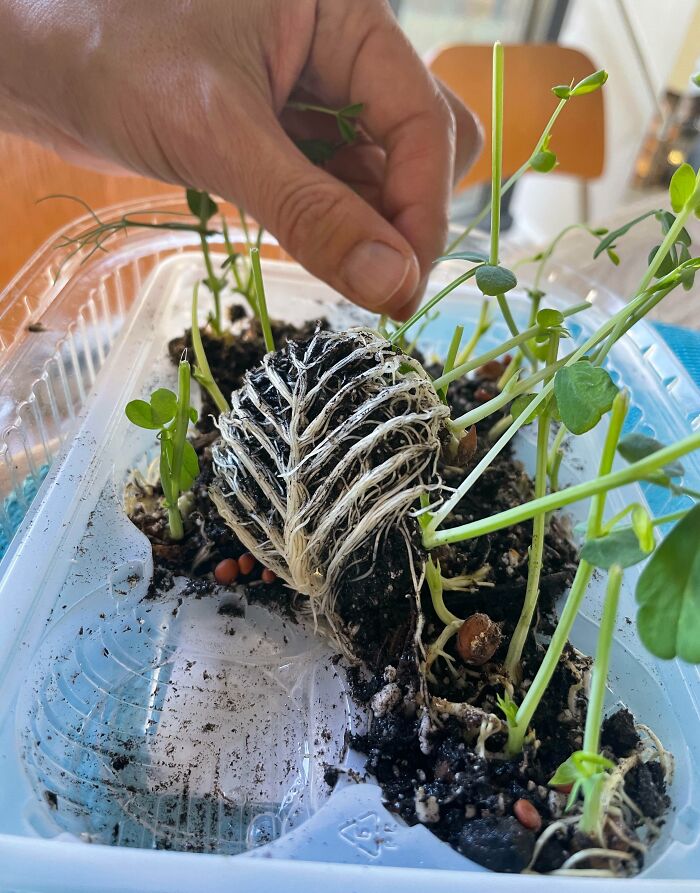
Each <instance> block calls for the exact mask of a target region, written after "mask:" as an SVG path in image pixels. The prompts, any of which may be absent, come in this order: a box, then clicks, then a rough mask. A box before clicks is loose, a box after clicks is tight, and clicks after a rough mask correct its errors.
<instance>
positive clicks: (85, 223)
mask: <svg viewBox="0 0 700 893" xmlns="http://www.w3.org/2000/svg"><path fill="white" fill-rule="evenodd" d="M226 210H227V211H228V209H226ZM127 212H129V213H130V215H131V216H133V217H135V218H136V219H138V220H139V221H141V222H143V223H154V222H158V221H164V220H173V219H177V218H176V217H173V216H172V215H173V213H175V214H181V213H186V212H187V206H186V204H185V202H184V199H183V195H182V193H181V192H178V193H176V194H173V195H172V196H163V197H158V198H156V199H143V200H141V201H134V202H130V203H129V204H128V205H121V204H120V205H114V206H112V207H109V208H105V209H103V210H100V212H99V216H100V218H101V219H102V220H116V219H118V218H120V217H121V216H122V215H123V214H125V213H127ZM237 221H238V218H237V215H232V216H231V217H230V225H231V236H232V239H233V242H234V244H239V245H240V244H241V243H242V239H241V234H240V231H239V230H238V229H237V228H236V223H237ZM94 223H95V220H94V218H93V217H92V216H91V215H88V214H86V215H84V216H82V217H80V218H79V219H77V220H76V221H75V222H74V223H73V224H72V225H71V226H69V227H67V228H66V230H65V231H64V232H62V233H61V237H60V238H61V240H63V238H65V237H68V238H71V237H75V236H76V235H77V234H79V233H81V232H83V231H84V230H85V229H87V228H88V227H90V226H93V225H94ZM58 241H59V235H58V234H57V235H56V236H55V237H54V238H52V239H50V240H49V241H47V242H46V244H45V245H43V246H42V247H41V248H40V249H39V250H38V251H37V252H36V254H35V255H34V256H33V257H32V258H31V259H30V260H29V262H28V263H27V264H26V266H25V267H24V268H23V269H22V270H20V272H19V273H18V274H17V275H16V276H15V277H14V279H13V280H12V281H11V282H10V283H9V285H8V286H7V287H6V289H5V290H4V291H3V293H2V294H1V295H0V556H2V555H3V554H4V552H5V549H6V548H7V545H8V543H9V541H10V540H11V539H12V537H13V535H14V533H15V531H16V529H17V527H18V526H19V523H20V522H21V520H22V518H23V517H24V514H25V512H26V511H27V509H28V508H29V505H30V503H31V501H32V499H33V498H34V496H35V495H36V492H37V490H38V488H39V486H40V484H41V482H42V480H43V479H44V477H45V475H46V472H47V471H48V468H49V467H50V465H51V463H52V462H53V460H54V459H55V457H56V456H57V455H58V453H59V451H60V449H61V447H62V445H63V444H64V442H65V440H66V438H67V437H68V436H69V435H70V433H71V432H72V431H73V430H74V426H75V421H76V418H77V416H78V414H79V412H80V411H81V409H82V408H83V406H84V405H85V399H86V396H87V394H88V393H89V391H90V388H91V387H92V386H93V384H94V382H95V379H96V376H97V375H98V373H99V371H100V369H101V368H102V366H103V365H104V362H105V359H106V358H107V356H108V355H109V352H110V351H111V349H112V346H113V345H114V341H115V338H116V337H117V335H118V334H119V331H120V330H121V327H122V325H123V323H124V320H125V317H126V314H127V313H128V311H129V308H130V307H131V305H132V303H133V301H134V300H135V298H136V296H137V295H138V294H139V292H140V290H141V287H142V285H143V283H144V282H145V280H146V277H147V276H148V274H149V273H150V271H151V270H152V269H153V268H154V267H155V266H156V265H157V264H158V263H159V262H160V261H161V260H163V259H164V258H166V257H168V256H169V255H171V254H176V253H180V252H182V251H184V250H187V249H196V248H197V246H198V244H199V239H198V236H197V235H196V234H195V233H187V232H176V231H158V230H153V229H148V228H144V229H135V230H134V229H132V230H128V231H121V232H119V233H117V234H115V235H114V236H112V237H111V238H110V239H109V241H108V242H107V246H106V247H107V250H106V251H96V252H93V253H91V252H90V248H89V247H86V248H84V249H81V250H79V251H77V252H76V253H75V254H74V255H73V256H72V257H69V256H68V255H69V253H70V249H61V250H57V248H56V246H57V243H58ZM213 241H214V242H215V241H216V240H213ZM264 250H265V251H266V252H267V253H268V254H270V253H272V254H275V255H277V256H279V255H280V254H281V252H280V250H279V248H277V246H276V245H275V244H274V243H273V242H272V240H270V239H267V240H266V242H265V246H264Z"/></svg>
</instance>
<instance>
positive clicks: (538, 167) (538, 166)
mask: <svg viewBox="0 0 700 893" xmlns="http://www.w3.org/2000/svg"><path fill="white" fill-rule="evenodd" d="M556 163H557V156H556V155H555V154H554V152H552V151H551V150H550V149H542V150H541V151H539V152H536V153H535V154H534V155H533V156H532V158H531V159H530V167H531V168H532V169H533V171H538V173H540V174H548V173H549V172H550V171H551V170H552V168H553V167H555V165H556Z"/></svg>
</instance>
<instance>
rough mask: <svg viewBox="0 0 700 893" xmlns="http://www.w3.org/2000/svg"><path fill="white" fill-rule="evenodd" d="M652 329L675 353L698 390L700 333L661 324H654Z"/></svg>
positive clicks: (699, 379)
mask: <svg viewBox="0 0 700 893" xmlns="http://www.w3.org/2000/svg"><path fill="white" fill-rule="evenodd" d="M654 328H655V329H656V330H657V331H658V332H659V333H660V334H661V336H662V338H663V339H664V341H665V342H666V344H668V346H669V347H670V348H671V350H672V351H673V352H674V353H675V355H676V356H677V357H678V359H679V360H680V361H681V363H682V364H683V366H685V368H686V369H687V370H688V372H689V373H690V375H691V377H692V379H693V381H694V382H695V384H696V385H697V386H698V387H699V388H700V332H695V331H693V330H692V329H681V328H679V327H678V326H670V325H667V324H666V323H663V322H657V323H654Z"/></svg>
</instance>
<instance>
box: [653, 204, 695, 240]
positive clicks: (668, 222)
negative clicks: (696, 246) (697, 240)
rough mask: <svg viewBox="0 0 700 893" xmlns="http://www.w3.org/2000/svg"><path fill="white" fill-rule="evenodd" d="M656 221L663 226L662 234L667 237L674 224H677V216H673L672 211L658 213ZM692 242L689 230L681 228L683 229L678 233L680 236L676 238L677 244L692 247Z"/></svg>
mask: <svg viewBox="0 0 700 893" xmlns="http://www.w3.org/2000/svg"><path fill="white" fill-rule="evenodd" d="M656 219H657V220H658V221H659V223H660V224H661V232H662V233H663V234H664V235H666V233H667V232H668V231H669V230H670V229H671V227H672V226H673V224H674V223H675V222H676V216H675V214H671V212H670V211H657V212H656ZM691 241H692V240H691V238H690V233H689V232H688V230H687V229H686V228H685V227H684V226H683V227H681V229H680V230H679V232H678V235H677V236H676V244H679V243H680V244H682V245H690V244H691Z"/></svg>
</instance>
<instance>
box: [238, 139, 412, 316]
mask: <svg viewBox="0 0 700 893" xmlns="http://www.w3.org/2000/svg"><path fill="white" fill-rule="evenodd" d="M255 130H257V133H254V132H252V131H253V128H251V131H249V133H248V139H250V138H251V137H252V138H253V142H254V145H253V146H250V145H248V146H247V147H246V151H245V152H244V153H242V155H241V156H239V159H238V160H237V161H238V162H240V163H241V166H239V164H237V165H236V166H237V171H236V177H235V179H236V180H238V182H239V183H241V182H242V183H243V184H245V186H244V189H243V190H242V191H243V192H244V193H247V194H245V195H244V196H243V202H244V205H245V208H246V210H247V211H248V212H249V213H251V214H252V215H253V217H255V219H256V220H257V221H258V222H259V223H260V225H261V226H263V227H264V228H265V229H267V230H268V231H269V232H271V233H272V235H273V236H275V238H276V239H277V240H278V241H279V243H280V245H281V246H282V247H283V248H284V249H285V250H286V251H288V252H289V254H291V255H292V257H294V258H295V259H296V260H297V261H299V263H301V264H302V265H303V266H304V267H306V269H307V270H308V271H309V272H310V273H313V274H314V275H315V276H318V277H319V278H320V279H323V280H324V281H325V282H327V283H328V284H329V285H330V286H331V287H332V288H334V289H336V290H337V291H339V292H341V294H343V295H345V296H346V297H347V298H349V299H350V300H351V301H353V302H354V303H355V304H358V305H360V306H361V307H365V308H367V309H368V310H372V311H375V312H377V313H386V314H387V315H388V316H391V317H392V318H394V319H405V318H407V317H408V316H410V314H411V313H412V312H413V310H414V309H415V305H416V304H417V302H418V300H419V299H420V295H419V294H418V292H417V288H418V282H419V278H420V271H419V265H418V260H417V258H416V255H415V253H414V251H413V248H412V247H411V245H410V244H409V243H408V241H407V240H406V239H405V238H404V237H403V236H402V235H401V234H400V233H399V232H398V230H396V229H394V227H393V226H392V225H391V224H390V223H389V222H388V221H387V220H385V219H384V218H383V217H382V216H381V215H380V214H379V213H378V212H377V211H375V210H374V209H373V208H372V207H371V206H370V205H369V204H367V203H366V202H365V201H364V200H363V199H362V198H360V196H359V195H357V194H356V193H354V192H353V191H352V190H351V189H349V188H348V187H347V186H346V185H345V184H343V183H341V182H340V181H339V180H336V179H335V178H334V177H332V176H331V175H330V174H328V173H327V172H326V171H324V170H322V169H321V168H319V167H316V166H314V165H313V164H311V162H310V161H309V160H308V159H307V158H306V157H305V156H304V155H303V154H302V153H301V152H300V151H299V149H298V148H297V147H296V146H295V145H294V143H293V142H292V141H291V140H290V139H289V137H288V136H287V135H286V133H285V132H284V131H283V130H282V128H281V127H280V126H279V125H278V124H277V122H275V123H274V125H271V126H270V127H269V128H266V129H261V128H259V127H257V128H255ZM241 167H242V169H241ZM228 191H229V192H234V193H236V192H238V193H240V192H241V190H236V189H233V190H231V189H229V190H228ZM220 192H221V194H223V195H224V197H227V196H226V189H225V188H224V189H221V190H220ZM235 197H236V198H239V199H240V196H235Z"/></svg>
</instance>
